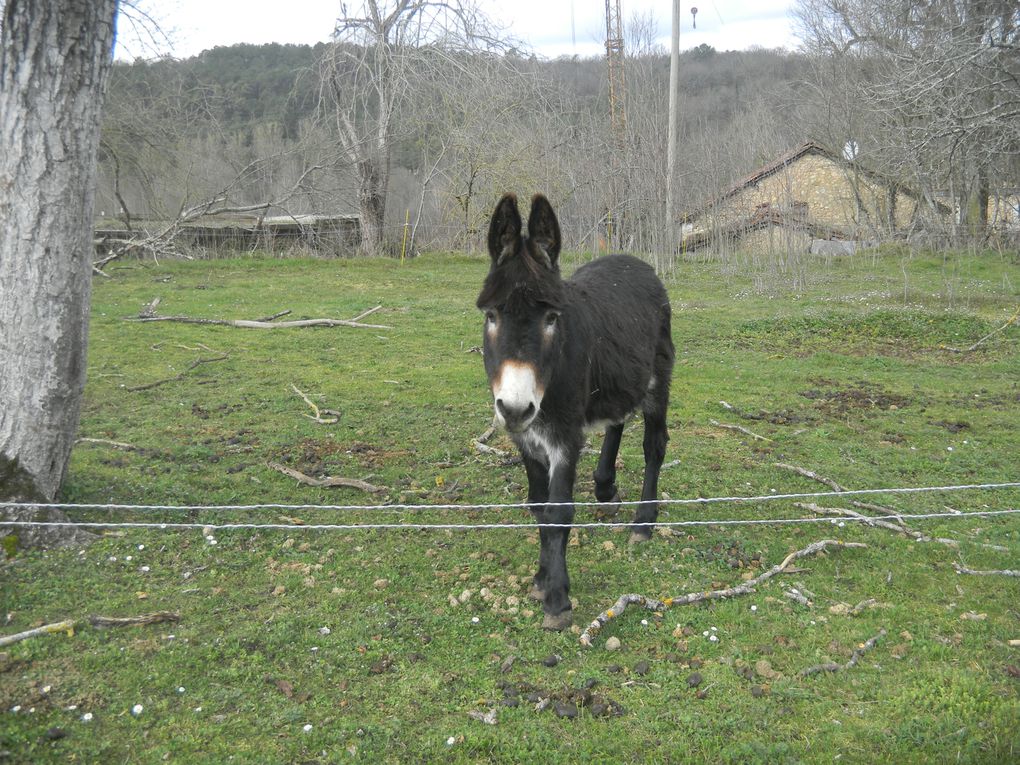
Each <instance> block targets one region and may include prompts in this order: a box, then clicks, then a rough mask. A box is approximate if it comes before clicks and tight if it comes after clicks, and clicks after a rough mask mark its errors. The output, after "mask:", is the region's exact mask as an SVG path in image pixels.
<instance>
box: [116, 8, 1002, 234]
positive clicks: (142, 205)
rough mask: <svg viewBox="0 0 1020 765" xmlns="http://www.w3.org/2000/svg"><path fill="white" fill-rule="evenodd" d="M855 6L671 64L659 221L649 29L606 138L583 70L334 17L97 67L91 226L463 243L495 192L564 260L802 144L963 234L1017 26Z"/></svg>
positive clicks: (658, 219)
mask: <svg viewBox="0 0 1020 765" xmlns="http://www.w3.org/2000/svg"><path fill="white" fill-rule="evenodd" d="M863 5H865V6H867V7H866V8H864V7H862V8H861V9H859V10H854V11H853V14H851V15H847V14H844V13H843V12H842V11H833V10H832V9H829V8H828V6H826V5H825V3H824V2H822V0H817V2H816V1H815V0H804V2H803V3H802V7H801V8H800V10H799V13H800V14H801V22H802V23H803V24H804V26H805V28H806V30H807V31H806V35H807V40H808V42H807V44H806V46H805V51H804V52H800V53H791V52H785V51H772V50H760V49H759V50H750V51H741V52H720V51H716V50H713V49H712V48H709V47H707V46H702V47H699V48H696V49H693V50H689V51H686V52H684V53H683V54H682V55H681V61H680V82H679V94H680V129H679V162H678V165H677V170H676V177H675V178H673V185H674V189H675V205H674V209H672V210H666V209H665V198H666V193H665V189H666V185H667V183H666V142H667V107H668V100H669V99H668V92H669V57H668V55H667V54H666V51H664V50H662V49H661V48H660V47H658V46H656V45H655V44H654V42H652V41H653V39H654V35H653V34H651V33H650V31H649V28H648V26H647V25H644V26H643V25H642V24H640V23H634V24H632V25H630V28H629V29H628V30H627V42H626V48H625V49H626V51H627V56H626V58H625V61H624V74H625V82H626V87H625V95H624V97H623V98H622V99H621V101H620V103H621V107H622V110H621V114H620V121H619V122H618V124H619V125H621V126H622V127H620V128H619V129H618V130H615V131H614V130H613V129H612V128H611V124H610V106H609V98H608V87H607V67H606V62H605V60H604V58H602V57H599V58H591V59H578V58H561V59H557V60H552V61H549V60H542V59H538V58H535V57H527V56H524V55H522V54H521V53H520V52H519V51H518V49H516V48H514V47H512V46H511V45H509V44H501V43H500V42H499V41H498V40H494V38H493V37H492V36H491V35H490V36H485V35H481V36H476V37H472V36H471V34H467V35H466V36H464V37H463V38H462V39H456V40H454V39H452V38H450V37H449V36H444V35H448V34H449V32H450V30H444V31H443V32H442V34H439V35H437V36H435V37H431V38H430V37H420V38H417V39H415V40H414V41H413V42H408V41H400V40H391V39H389V38H387V37H386V34H384V32H383V30H380V29H376V30H373V29H369V28H364V25H363V24H362V23H361V22H356V21H355V20H350V23H349V24H348V26H346V27H345V26H344V24H343V23H340V22H338V23H339V26H338V30H339V31H338V33H337V37H336V38H335V40H334V42H332V43H329V44H320V45H317V46H315V47H307V46H293V45H275V44H274V45H263V46H252V45H238V46H234V47H227V48H216V49H214V50H210V51H206V52H204V53H202V54H201V55H199V56H196V57H194V58H190V59H186V60H180V61H177V60H158V61H137V62H135V63H131V64H118V65H117V66H116V67H115V71H114V74H113V77H112V81H111V88H110V92H109V98H108V103H107V111H106V115H105V124H104V130H103V144H102V156H101V173H100V182H99V195H98V199H99V204H98V209H97V212H98V214H99V216H100V217H101V218H103V219H105V220H111V219H119V221H120V224H118V225H122V226H129V227H130V226H131V225H132V221H136V220H137V219H138V218H149V219H159V220H181V219H184V218H187V219H189V220H196V219H200V218H203V217H208V216H207V214H208V213H209V212H217V211H218V212H221V213H224V212H225V213H250V214H259V215H261V214H271V215H280V214H284V215H286V214H300V213H316V214H320V215H336V214H348V213H354V214H357V215H359V216H360V218H361V221H362V228H363V231H364V232H365V235H366V240H365V249H366V250H367V251H373V252H380V251H386V250H387V249H390V250H392V246H393V243H394V242H397V241H401V242H404V241H405V240H406V239H408V238H409V240H410V243H411V248H412V249H422V248H429V247H443V248H453V249H467V250H473V249H475V248H477V246H478V245H479V242H480V239H481V236H480V231H481V229H482V228H483V226H484V224H485V220H486V216H487V215H488V213H489V212H490V209H491V205H492V203H493V201H494V200H495V199H496V198H497V196H498V195H499V194H501V193H503V192H504V191H508V190H512V191H516V192H518V193H520V194H522V195H530V194H531V193H533V192H535V191H543V192H544V193H546V194H547V195H549V196H550V198H552V199H554V200H556V203H557V209H558V210H560V211H561V215H562V224H563V228H564V236H565V239H566V241H567V243H568V246H571V247H583V248H588V249H598V248H600V247H601V246H603V245H608V246H620V247H626V248H628V249H636V250H643V251H647V252H671V251H672V250H673V249H674V248H675V243H676V241H677V229H678V226H679V224H680V222H681V221H682V219H683V214H684V211H687V210H691V209H693V208H697V207H699V206H700V205H702V204H704V203H705V202H706V201H707V200H709V199H711V198H713V197H714V196H715V195H717V194H718V193H719V192H720V191H721V190H723V189H725V188H727V187H728V186H729V185H730V184H732V183H733V182H734V181H735V180H737V179H739V178H742V177H744V176H746V175H747V174H748V173H750V172H751V171H753V170H755V169H756V168H758V167H760V166H761V165H763V164H764V163H766V162H769V161H771V160H773V159H774V158H776V157H778V156H780V155H781V154H783V153H784V152H785V151H787V150H789V149H791V148H792V147H794V146H796V145H798V144H800V143H802V142H804V141H807V140H812V141H816V142H818V143H820V144H822V145H824V146H827V147H829V148H830V149H832V150H835V151H836V152H841V151H842V150H843V147H844V146H852V147H854V152H855V155H854V158H855V161H856V162H857V163H859V165H860V167H861V168H863V169H864V170H866V171H868V172H877V173H880V174H881V175H882V176H883V177H884V178H887V179H889V181H888V182H889V183H891V184H893V185H896V186H902V187H904V188H908V189H911V190H912V192H911V193H916V194H917V195H921V196H923V197H924V198H925V199H927V200H929V204H941V203H942V202H936V200H948V201H949V202H950V204H949V208H952V209H955V210H958V211H959V213H958V214H957V216H956V222H954V223H952V224H951V225H952V226H954V227H955V228H954V230H953V231H950V232H948V234H950V235H952V236H956V237H959V236H964V235H965V236H968V237H970V238H971V239H972V240H975V241H982V240H983V239H984V238H985V231H984V227H985V220H986V217H987V216H986V213H987V209H988V200H989V198H990V195H993V194H1006V195H1007V196H1008V195H1015V194H1016V189H1017V188H1018V187H1020V127H1018V126H1020V118H1018V117H1020V112H1018V111H1017V109H1018V108H1020V107H1018V104H1020V84H1018V83H1020V56H1017V55H1016V51H1017V49H1018V46H1020V32H1018V29H1020V12H1017V11H1016V10H1015V4H1013V3H1005V2H1002V3H990V4H986V5H987V6H988V7H985V6H982V7H981V8H976V7H971V5H970V4H967V3H963V4H950V6H952V8H951V9H952V11H953V13H952V14H949V15H947V14H946V13H942V12H939V13H934V12H928V11H925V10H923V9H922V10H918V9H917V8H914V7H913V6H910V5H909V4H907V5H904V6H903V12H902V13H900V12H899V11H897V8H900V6H901V5H903V4H902V3H898V2H897V3H891V4H889V3H886V4H882V3H878V2H877V0H876V1H875V2H870V0H869V2H866V3H863ZM893 6H895V7H893ZM848 13H849V12H848ZM341 22H343V20H341ZM857 28H867V29H868V30H869V33H868V34H867V35H865V36H860V35H853V34H852V31H853V30H854V29H857ZM380 62H384V63H380ZM380 67H381V68H380ZM1010 198H1012V197H1010ZM940 236H941V235H940Z"/></svg>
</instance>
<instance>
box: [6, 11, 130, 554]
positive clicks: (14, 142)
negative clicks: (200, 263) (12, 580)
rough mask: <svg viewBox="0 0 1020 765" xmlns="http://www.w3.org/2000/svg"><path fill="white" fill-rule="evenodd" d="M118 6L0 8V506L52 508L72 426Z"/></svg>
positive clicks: (81, 380)
mask: <svg viewBox="0 0 1020 765" xmlns="http://www.w3.org/2000/svg"><path fill="white" fill-rule="evenodd" d="M116 9H117V3H116V0H7V1H6V3H4V4H3V27H2V30H0V144H2V145H3V147H4V148H3V151H2V152H0V220H2V221H3V227H2V229H0V370H3V372H2V374H0V503H2V501H3V500H5V499H6V500H12V501H19V500H20V501H28V502H38V501H49V500H52V499H53V497H54V496H55V494H56V492H57V489H58V488H59V486H60V483H61V480H62V479H63V477H64V472H65V470H66V468H67V463H68V460H69V457H70V453H71V447H72V445H73V443H74V437H75V431H76V430H77V427H78V416H79V412H80V408H81V397H82V391H83V388H84V385H85V350H86V338H87V334H88V313H89V297H90V278H91V269H92V214H93V199H94V185H95V174H96V155H97V151H98V147H99V122H100V112H101V109H102V103H103V92H104V88H105V85H106V81H107V76H108V74H109V71H110V67H111V65H112V46H113V39H114V16H115V14H116ZM17 514H19V513H17V512H15V511H8V512H7V513H5V516H6V517H7V518H8V519H9V518H10V517H11V515H17ZM21 515H24V514H23V513H21ZM19 536H20V537H21V538H22V540H23V541H24V540H25V539H26V538H27V537H28V536H29V535H27V534H19Z"/></svg>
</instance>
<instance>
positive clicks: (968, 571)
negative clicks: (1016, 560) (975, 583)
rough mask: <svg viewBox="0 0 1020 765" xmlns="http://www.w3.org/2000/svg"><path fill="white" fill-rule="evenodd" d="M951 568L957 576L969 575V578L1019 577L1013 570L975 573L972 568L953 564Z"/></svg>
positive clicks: (1018, 572)
mask: <svg viewBox="0 0 1020 765" xmlns="http://www.w3.org/2000/svg"><path fill="white" fill-rule="evenodd" d="M953 568H955V569H956V573H957V574H970V575H971V576H1020V571H1017V570H1015V569H1009V568H1005V569H998V570H994V569H992V570H986V571H976V570H974V569H972V568H967V567H966V566H962V565H960V564H959V563H954V564H953Z"/></svg>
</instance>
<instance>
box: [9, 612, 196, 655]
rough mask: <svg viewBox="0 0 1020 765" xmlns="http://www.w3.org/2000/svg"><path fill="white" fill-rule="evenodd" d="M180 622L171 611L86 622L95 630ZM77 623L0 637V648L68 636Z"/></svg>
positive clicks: (106, 617)
mask: <svg viewBox="0 0 1020 765" xmlns="http://www.w3.org/2000/svg"><path fill="white" fill-rule="evenodd" d="M180 620H181V615H180V614H175V613H173V612H171V611H157V612H156V613H154V614H146V615H144V616H127V617H117V616H90V617H88V622H89V624H91V625H92V626H93V627H96V628H97V629H102V628H105V627H131V626H136V625H142V624H159V623H160V622H179V621H180ZM78 623H79V621H78V620H75V619H64V620H63V621H59V622H53V623H52V624H44V625H43V626H42V627H35V628H34V629H30V630H25V631H24V632H18V633H17V634H14V635H5V636H3V637H0V648H3V647H4V646H8V645H12V644H14V643H18V642H20V641H22V640H27V639H28V638H33V637H38V636H39V635H53V634H56V633H58V632H67V633H68V634H74V628H75V627H76V626H77V625H78Z"/></svg>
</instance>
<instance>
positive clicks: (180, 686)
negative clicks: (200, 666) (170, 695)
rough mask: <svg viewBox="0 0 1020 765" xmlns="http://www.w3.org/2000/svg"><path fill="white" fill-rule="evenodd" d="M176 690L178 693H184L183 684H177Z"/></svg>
mask: <svg viewBox="0 0 1020 765" xmlns="http://www.w3.org/2000/svg"><path fill="white" fill-rule="evenodd" d="M177 692H178V693H184V686H183V685H179V686H177Z"/></svg>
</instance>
